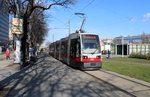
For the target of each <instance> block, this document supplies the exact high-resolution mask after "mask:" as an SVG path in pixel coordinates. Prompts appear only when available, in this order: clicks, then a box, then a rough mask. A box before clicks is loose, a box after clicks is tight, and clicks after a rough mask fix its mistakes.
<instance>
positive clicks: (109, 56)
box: [107, 50, 110, 59]
mask: <svg viewBox="0 0 150 97" xmlns="http://www.w3.org/2000/svg"><path fill="white" fill-rule="evenodd" d="M107 53H108V57H107V58H108V59H109V58H110V51H109V50H108V52H107Z"/></svg>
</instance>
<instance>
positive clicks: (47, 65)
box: [0, 56, 132, 97]
mask: <svg viewBox="0 0 150 97" xmlns="http://www.w3.org/2000/svg"><path fill="white" fill-rule="evenodd" d="M6 87H7V88H9V91H8V93H7V95H6V97H10V96H11V97H119V96H120V94H121V95H122V96H123V97H124V96H128V97H131V96H132V95H130V94H127V93H125V92H124V91H120V90H119V89H118V88H117V87H114V86H112V85H110V84H106V83H105V82H103V81H100V82H99V81H97V80H96V79H94V78H93V77H91V76H90V77H89V75H87V74H84V73H83V74H81V71H78V70H74V69H71V68H70V67H67V66H66V65H63V64H62V63H61V62H58V61H57V60H55V59H53V58H50V57H48V56H45V57H44V56H43V57H41V58H39V59H38V61H37V64H36V65H32V66H28V67H25V68H24V69H22V70H21V71H20V72H17V73H15V74H13V75H11V76H10V77H8V78H6V79H4V80H2V81H0V88H1V90H2V89H3V88H6Z"/></svg>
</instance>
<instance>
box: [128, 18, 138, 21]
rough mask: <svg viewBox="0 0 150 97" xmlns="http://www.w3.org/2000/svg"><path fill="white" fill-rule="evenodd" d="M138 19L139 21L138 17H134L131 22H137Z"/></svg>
mask: <svg viewBox="0 0 150 97" xmlns="http://www.w3.org/2000/svg"><path fill="white" fill-rule="evenodd" d="M137 19H138V18H137V17H132V18H131V19H130V22H133V21H136V20H137Z"/></svg>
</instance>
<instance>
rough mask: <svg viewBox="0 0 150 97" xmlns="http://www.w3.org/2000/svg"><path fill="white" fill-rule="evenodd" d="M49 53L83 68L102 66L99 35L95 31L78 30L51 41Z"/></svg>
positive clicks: (93, 68)
mask: <svg viewBox="0 0 150 97" xmlns="http://www.w3.org/2000/svg"><path fill="white" fill-rule="evenodd" d="M49 53H50V55H51V56H53V57H54V58H56V59H58V60H60V61H62V62H64V63H66V64H68V65H70V66H73V67H77V68H80V69H82V70H95V69H100V68H101V67H102V54H101V47H100V41H99V36H98V35H96V34H93V33H85V32H84V33H83V32H81V31H76V33H72V34H70V35H69V36H68V37H66V38H62V39H60V40H59V41H56V42H54V43H51V44H50V45H49Z"/></svg>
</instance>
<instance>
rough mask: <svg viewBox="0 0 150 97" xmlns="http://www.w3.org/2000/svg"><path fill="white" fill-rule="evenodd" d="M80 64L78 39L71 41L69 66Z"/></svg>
mask: <svg viewBox="0 0 150 97" xmlns="http://www.w3.org/2000/svg"><path fill="white" fill-rule="evenodd" d="M78 62H80V42H79V41H78V38H75V39H71V45H70V65H74V66H75V65H76V64H77V63H78Z"/></svg>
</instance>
